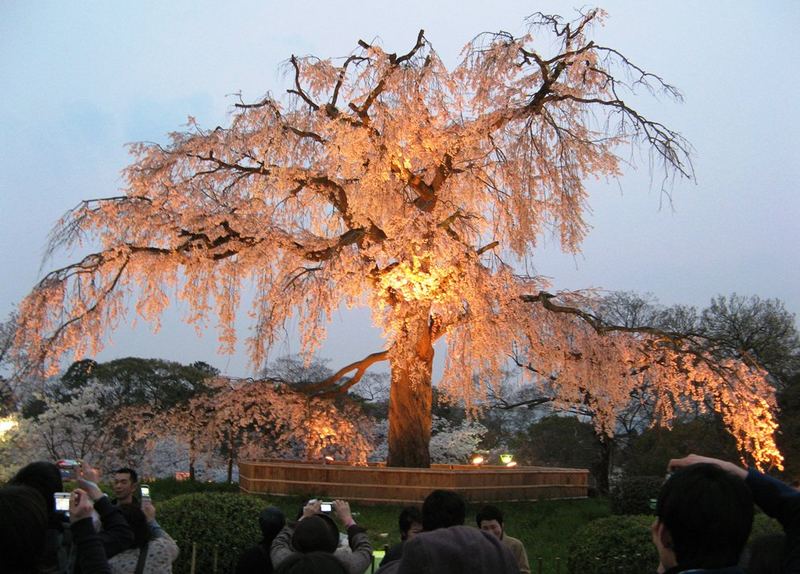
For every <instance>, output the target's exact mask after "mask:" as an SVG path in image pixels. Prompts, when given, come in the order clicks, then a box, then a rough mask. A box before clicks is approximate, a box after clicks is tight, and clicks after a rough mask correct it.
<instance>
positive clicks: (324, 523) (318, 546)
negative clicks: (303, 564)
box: [292, 514, 339, 554]
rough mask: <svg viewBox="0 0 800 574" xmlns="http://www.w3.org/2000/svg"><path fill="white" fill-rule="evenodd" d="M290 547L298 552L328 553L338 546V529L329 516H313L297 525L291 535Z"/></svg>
mask: <svg viewBox="0 0 800 574" xmlns="http://www.w3.org/2000/svg"><path fill="white" fill-rule="evenodd" d="M292 546H294V549H295V550H297V551H298V552H302V553H304V554H305V553H308V552H328V553H330V554H332V553H333V552H335V551H336V548H337V547H338V546H339V529H338V528H337V527H336V523H335V522H334V521H333V519H332V518H331V517H330V516H327V515H325V514H315V515H314V516H308V517H306V518H304V519H303V520H301V521H300V522H298V523H297V526H296V527H295V529H294V533H293V534H292Z"/></svg>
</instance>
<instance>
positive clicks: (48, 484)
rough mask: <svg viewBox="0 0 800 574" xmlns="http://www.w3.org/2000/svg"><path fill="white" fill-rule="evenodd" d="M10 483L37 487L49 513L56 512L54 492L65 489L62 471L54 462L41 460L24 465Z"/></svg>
mask: <svg viewBox="0 0 800 574" xmlns="http://www.w3.org/2000/svg"><path fill="white" fill-rule="evenodd" d="M8 484H17V485H21V486H29V487H31V488H33V489H35V490H36V491H37V492H38V493H39V494H40V495H41V496H42V499H43V500H44V505H45V508H46V509H47V512H48V514H51V515H52V514H55V511H56V503H55V500H54V499H53V494H55V493H56V492H62V491H63V490H64V481H63V480H61V471H60V470H59V469H58V467H57V466H56V465H55V464H54V463H52V462H46V461H39V462H32V463H30V464H28V465H25V466H23V467H22V468H21V469H19V470H18V471H17V474H15V475H14V477H13V478H12V479H11V480H9V481H8Z"/></svg>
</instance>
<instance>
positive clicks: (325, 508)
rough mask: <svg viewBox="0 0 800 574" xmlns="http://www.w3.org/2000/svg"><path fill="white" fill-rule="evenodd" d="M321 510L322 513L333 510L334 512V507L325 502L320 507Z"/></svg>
mask: <svg viewBox="0 0 800 574" xmlns="http://www.w3.org/2000/svg"><path fill="white" fill-rule="evenodd" d="M319 509H320V510H321V511H322V512H330V511H331V510H333V505H332V504H331V503H330V502H323V503H322V504H321V505H320V507H319Z"/></svg>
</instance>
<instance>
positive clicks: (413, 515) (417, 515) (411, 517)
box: [397, 506, 422, 540]
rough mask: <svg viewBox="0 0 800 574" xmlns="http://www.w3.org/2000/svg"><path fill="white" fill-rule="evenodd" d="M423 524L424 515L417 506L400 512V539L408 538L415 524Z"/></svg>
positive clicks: (398, 520) (407, 507)
mask: <svg viewBox="0 0 800 574" xmlns="http://www.w3.org/2000/svg"><path fill="white" fill-rule="evenodd" d="M415 522H416V523H417V524H422V513H421V512H420V511H419V508H417V507H416V506H406V507H405V508H404V509H403V510H401V511H400V517H399V518H398V519H397V524H398V526H400V539H401V540H405V539H406V538H407V537H408V531H409V530H410V529H411V525H412V524H414V523H415Z"/></svg>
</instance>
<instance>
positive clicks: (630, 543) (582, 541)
mask: <svg viewBox="0 0 800 574" xmlns="http://www.w3.org/2000/svg"><path fill="white" fill-rule="evenodd" d="M652 523H653V517H652V516H641V515H637V516H610V517H608V518H598V519H597V520H593V521H592V522H590V523H589V524H587V525H585V526H584V527H582V528H581V529H579V530H578V531H577V533H576V534H575V538H574V542H573V543H572V545H571V546H570V553H569V559H568V562H567V568H568V570H569V572H570V573H573V574H609V573H615V574H628V573H630V574H641V572H655V570H656V567H657V566H658V553H657V552H656V548H655V546H653V543H652V541H651V539H650V525H651V524H652Z"/></svg>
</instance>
